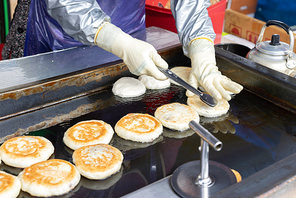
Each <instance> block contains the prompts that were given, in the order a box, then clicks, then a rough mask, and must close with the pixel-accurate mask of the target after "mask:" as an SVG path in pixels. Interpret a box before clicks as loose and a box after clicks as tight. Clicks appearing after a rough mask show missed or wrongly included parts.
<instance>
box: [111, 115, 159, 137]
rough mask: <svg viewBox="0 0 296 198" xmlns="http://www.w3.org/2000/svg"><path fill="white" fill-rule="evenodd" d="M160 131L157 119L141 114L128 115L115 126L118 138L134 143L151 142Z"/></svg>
mask: <svg viewBox="0 0 296 198" xmlns="http://www.w3.org/2000/svg"><path fill="white" fill-rule="evenodd" d="M162 129H163V128H162V124H161V123H160V121H159V120H158V119H156V118H155V117H153V116H151V115H149V114H141V113H129V114H127V115H125V116H124V117H122V118H121V119H120V120H119V121H118V122H117V123H116V125H115V132H116V133H117V135H118V136H120V137H122V138H123V139H126V140H132V141H135V142H152V141H153V140H155V139H156V138H157V137H158V136H160V134H161V133H162Z"/></svg>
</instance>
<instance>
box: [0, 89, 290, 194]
mask: <svg viewBox="0 0 296 198" xmlns="http://www.w3.org/2000/svg"><path fill="white" fill-rule="evenodd" d="M85 97H88V99H89V101H95V100H99V99H102V98H103V99H104V101H105V106H104V108H102V109H100V110H96V111H94V112H91V113H88V114H86V115H81V116H80V117H77V118H74V119H72V120H70V121H67V122H63V123H61V124H58V125H56V126H53V127H50V128H47V129H43V130H40V131H35V132H31V133H29V135H40V136H44V137H46V138H48V139H49V140H50V141H51V142H52V143H53V145H54V147H55V153H54V155H53V156H52V157H53V158H58V159H64V160H67V161H70V162H72V153H73V151H72V150H71V149H69V148H68V147H67V146H65V145H64V143H63V141H62V138H63V134H64V132H65V131H66V130H67V129H68V128H69V127H71V126H73V125H74V124H76V123H78V122H80V121H85V120H91V119H97V120H103V121H105V122H107V123H109V124H111V126H112V127H114V126H115V124H116V122H117V121H118V120H119V119H120V118H121V117H123V116H124V115H126V114H127V113H148V114H151V115H153V114H154V111H155V110H156V108H157V107H159V106H161V105H163V104H167V103H172V102H180V103H183V104H186V100H187V97H186V96H185V89H183V88H181V87H179V86H176V85H172V86H171V87H170V88H167V89H163V90H158V91H152V90H147V92H146V94H145V95H143V96H141V97H138V98H132V99H122V98H119V97H116V96H114V95H113V93H112V91H111V88H110V89H107V90H104V91H101V92H100V93H95V94H92V95H89V96H85ZM294 117H295V115H294V114H293V113H291V112H288V111H286V110H284V109H281V108H279V107H278V106H275V105H273V104H272V103H270V102H268V101H265V100H263V99H261V98H259V97H257V96H255V95H253V94H251V93H249V92H247V91H245V90H243V91H242V92H241V93H240V94H238V95H236V96H234V98H233V99H232V100H231V101H230V110H229V112H228V114H227V115H225V116H221V117H219V118H216V119H206V118H201V124H202V125H203V126H204V127H205V128H207V129H208V130H209V131H210V132H213V133H214V135H215V136H216V137H217V138H218V139H219V140H221V141H222V142H223V148H222V150H221V151H220V152H217V151H214V150H212V149H210V155H209V158H210V160H213V161H217V162H220V163H222V164H224V165H226V166H228V167H229V168H232V169H235V170H237V171H238V172H240V174H241V176H242V178H243V179H244V178H246V177H248V176H250V175H252V174H253V173H255V172H258V171H260V170H262V169H264V168H266V167H268V166H269V165H271V164H273V163H275V162H277V161H279V160H281V159H283V158H285V157H287V156H289V155H290V154H292V153H294V152H295V150H296V148H295V146H294V145H295V143H296V137H295V136H294V134H296V119H295V118H294ZM110 144H111V145H113V146H115V147H117V148H119V149H120V150H121V151H122V152H123V154H124V163H123V165H122V169H121V171H120V172H119V173H117V174H115V175H113V176H111V177H110V178H108V179H106V180H102V181H92V180H88V179H86V178H84V177H82V179H81V181H80V183H79V185H78V186H77V187H76V188H74V189H73V190H72V191H71V192H69V193H67V194H66V195H63V196H59V197H73V198H74V197H75V198H76V197H77V198H83V197H119V196H123V195H125V194H128V193H130V192H133V191H135V190H137V189H139V188H141V187H144V186H146V185H148V184H151V183H153V182H155V181H157V180H159V179H162V178H164V177H166V176H168V175H171V174H172V173H173V171H174V170H175V169H176V168H177V167H179V166H180V165H182V164H183V163H186V162H189V161H192V160H197V159H200V155H199V152H198V146H199V145H200V138H199V136H198V135H197V134H195V133H194V132H193V131H191V130H188V131H184V132H177V131H172V130H169V129H166V128H165V129H164V133H163V134H162V135H161V136H160V137H159V138H158V139H157V140H155V141H154V142H152V143H136V142H131V141H127V140H123V139H121V138H120V137H118V136H117V135H116V134H115V135H114V136H113V139H112V141H111V143H110ZM0 168H1V170H4V171H6V172H10V173H12V174H14V175H17V174H18V173H19V172H20V171H21V169H16V168H12V167H9V166H7V165H5V164H4V163H2V164H1V165H0ZM19 197H31V196H30V195H29V194H28V193H25V192H21V193H20V195H19Z"/></svg>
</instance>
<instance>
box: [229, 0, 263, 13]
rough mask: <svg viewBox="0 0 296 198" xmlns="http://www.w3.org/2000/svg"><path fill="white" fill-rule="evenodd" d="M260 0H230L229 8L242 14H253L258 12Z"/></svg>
mask: <svg viewBox="0 0 296 198" xmlns="http://www.w3.org/2000/svg"><path fill="white" fill-rule="evenodd" d="M257 2H258V0H244V1H243V0H229V1H228V4H230V5H228V6H227V8H230V9H232V10H235V11H237V12H240V13H242V14H252V13H255V12H256V7H257Z"/></svg>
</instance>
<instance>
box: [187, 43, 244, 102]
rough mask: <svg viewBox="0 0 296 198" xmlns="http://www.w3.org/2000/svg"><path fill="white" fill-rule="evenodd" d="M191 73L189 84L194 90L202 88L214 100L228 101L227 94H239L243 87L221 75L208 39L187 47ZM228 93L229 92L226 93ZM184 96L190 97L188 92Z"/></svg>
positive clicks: (228, 95) (211, 44)
mask: <svg viewBox="0 0 296 198" xmlns="http://www.w3.org/2000/svg"><path fill="white" fill-rule="evenodd" d="M188 52H189V57H190V59H191V73H190V76H189V80H188V82H189V84H190V85H191V86H193V87H195V88H197V87H198V86H199V85H200V86H202V87H203V88H204V89H205V90H206V92H208V93H209V94H210V95H211V96H212V97H214V98H216V99H221V98H224V99H226V100H230V99H231V96H230V93H229V92H232V93H235V94H237V93H239V92H240V91H241V90H242V89H243V87H242V86H241V85H240V84H238V83H236V82H233V81H232V80H230V79H229V78H227V77H226V76H224V75H222V74H221V72H220V71H219V70H218V67H217V66H216V59H215V48H214V43H213V42H212V41H211V40H210V39H208V38H197V39H196V40H194V41H193V42H192V43H191V44H190V45H189V49H188ZM227 91H229V92H227ZM186 95H187V96H188V97H189V96H192V95H193V93H192V92H190V91H187V92H186Z"/></svg>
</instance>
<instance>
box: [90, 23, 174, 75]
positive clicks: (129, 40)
mask: <svg viewBox="0 0 296 198" xmlns="http://www.w3.org/2000/svg"><path fill="white" fill-rule="evenodd" d="M94 40H95V41H94V42H95V44H96V45H98V46H99V47H101V48H103V49H104V50H106V51H108V52H111V53H113V54H115V55H116V56H118V57H120V58H121V59H122V60H123V62H124V63H125V64H126V66H127V67H128V68H129V70H130V72H131V73H133V74H135V75H144V74H145V75H149V76H153V77H154V78H156V79H158V80H165V79H167V78H166V76H165V75H164V74H163V73H161V72H160V71H159V70H158V69H157V67H156V66H155V65H157V66H158V67H161V68H164V69H167V68H168V64H167V63H166V61H165V60H163V59H162V58H161V56H160V55H159V54H158V53H157V51H156V49H155V48H154V47H153V46H152V45H150V44H149V43H146V42H144V41H141V40H138V39H135V38H133V37H132V36H130V35H128V34H126V33H124V32H123V31H122V30H121V29H120V28H118V27H116V26H115V25H113V24H111V23H108V22H105V23H103V24H102V25H101V26H100V27H99V28H98V31H97V33H96V36H95V39H94Z"/></svg>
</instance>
